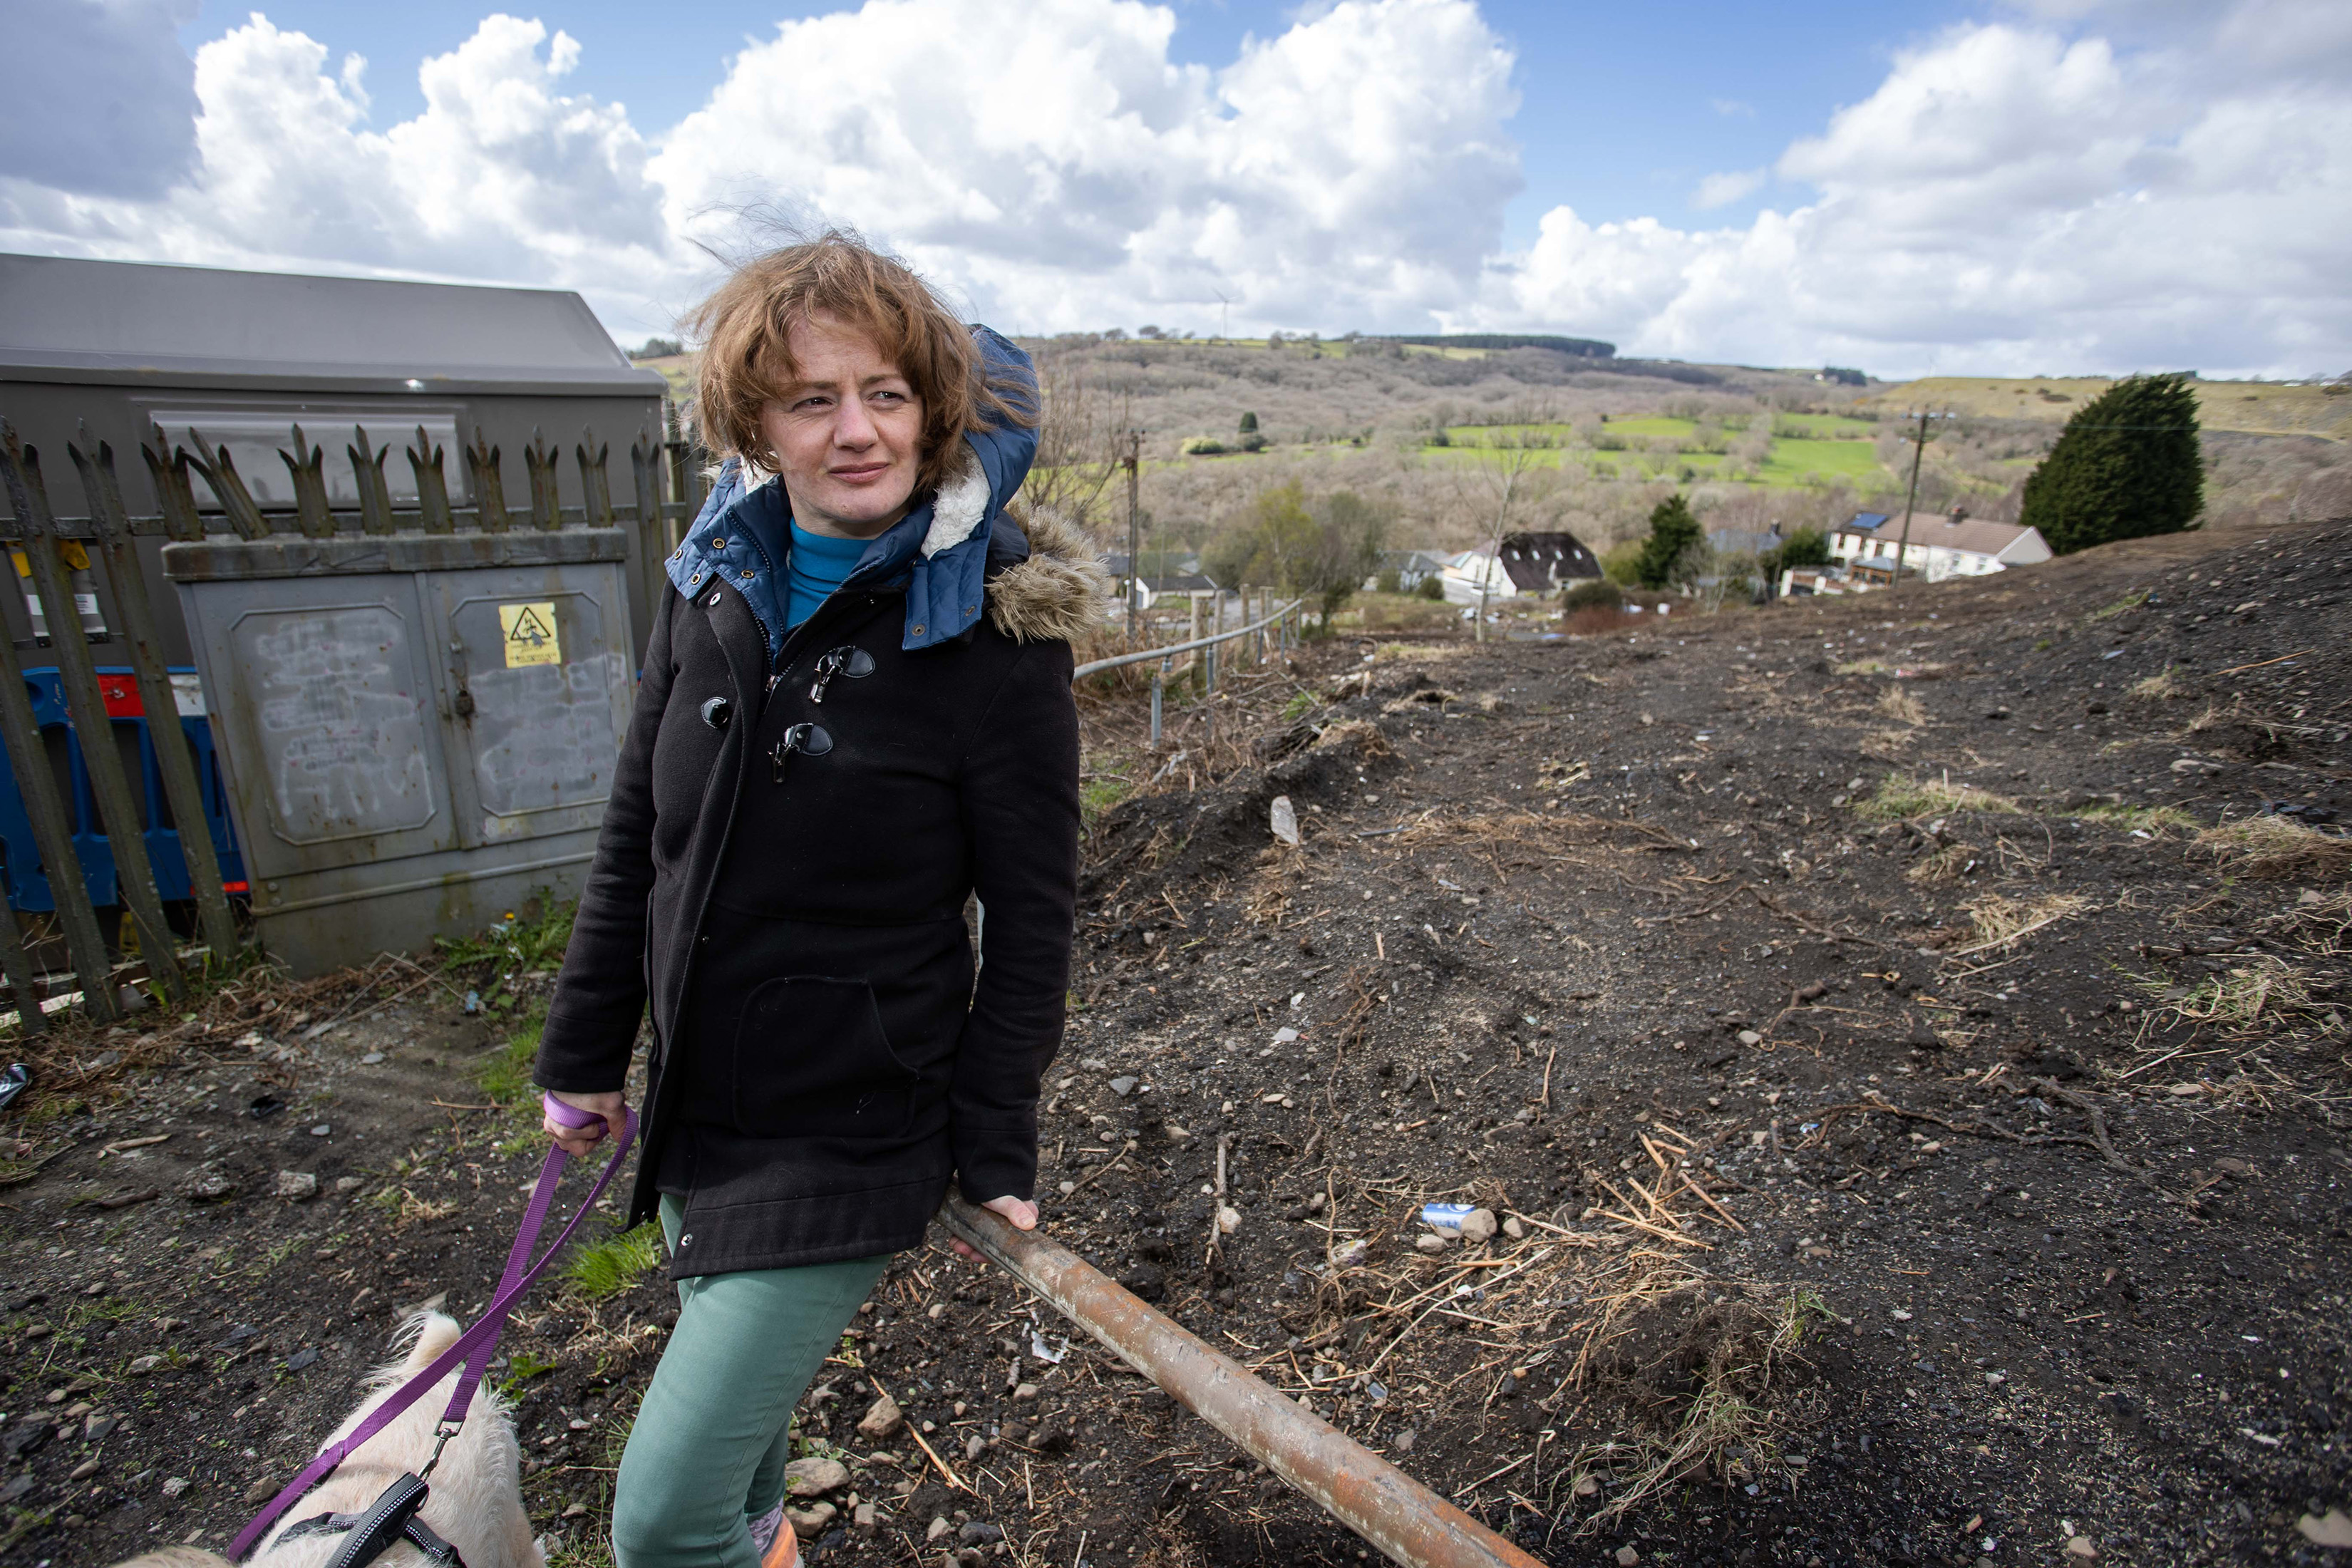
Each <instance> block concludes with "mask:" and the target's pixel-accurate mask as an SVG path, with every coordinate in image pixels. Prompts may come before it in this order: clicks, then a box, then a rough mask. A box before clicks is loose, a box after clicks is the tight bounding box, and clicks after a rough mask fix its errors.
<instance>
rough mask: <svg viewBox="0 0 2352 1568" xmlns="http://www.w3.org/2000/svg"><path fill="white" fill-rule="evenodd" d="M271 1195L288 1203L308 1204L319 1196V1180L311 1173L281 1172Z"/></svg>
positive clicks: (272, 1187)
mask: <svg viewBox="0 0 2352 1568" xmlns="http://www.w3.org/2000/svg"><path fill="white" fill-rule="evenodd" d="M270 1193H271V1195H272V1196H275V1197H280V1198H283V1199H285V1200H286V1201H287V1202H288V1203H291V1204H307V1203H309V1202H310V1200H311V1199H312V1198H315V1197H317V1196H318V1195H319V1178H318V1177H317V1176H316V1175H315V1174H313V1173H310V1172H309V1171H280V1172H278V1180H277V1182H276V1184H274V1185H272V1186H271V1188H270Z"/></svg>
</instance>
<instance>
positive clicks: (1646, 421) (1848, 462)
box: [1426, 415, 1889, 489]
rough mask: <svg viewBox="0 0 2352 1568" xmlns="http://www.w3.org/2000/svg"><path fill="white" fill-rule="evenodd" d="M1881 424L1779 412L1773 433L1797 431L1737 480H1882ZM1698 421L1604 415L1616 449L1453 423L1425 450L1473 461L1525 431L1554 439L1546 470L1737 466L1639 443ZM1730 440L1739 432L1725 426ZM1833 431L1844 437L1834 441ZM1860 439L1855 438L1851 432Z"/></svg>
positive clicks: (1689, 428) (1519, 439)
mask: <svg viewBox="0 0 2352 1568" xmlns="http://www.w3.org/2000/svg"><path fill="white" fill-rule="evenodd" d="M1880 428H1881V426H1879V425H1877V424H1876V423H1874V422H1873V421H1871V420H1867V419H1850V418H1845V417H1843V416H1823V415H1816V416H1795V417H1791V416H1781V417H1780V419H1779V421H1778V422H1777V424H1776V429H1777V430H1780V431H1797V432H1802V434H1776V435H1775V436H1774V437H1773V438H1772V446H1771V450H1770V452H1769V455H1768V456H1767V457H1766V458H1765V459H1764V462H1763V463H1762V465H1761V466H1760V467H1759V468H1757V469H1756V470H1755V472H1754V475H1753V477H1752V478H1746V479H1743V480H1742V481H1740V482H1744V483H1749V484H1755V485H1759V486H1762V487H1765V488H1767V489H1792V488H1798V487H1801V486H1805V485H1808V484H1812V483H1818V482H1820V481H1822V480H1832V481H1834V480H1841V479H1843V480H1845V481H1847V482H1849V483H1854V484H1862V483H1867V482H1870V481H1872V480H1876V479H1886V478H1888V477H1889V476H1888V475H1887V474H1886V471H1885V469H1884V468H1881V467H1880V466H1879V462H1878V458H1877V454H1876V452H1875V450H1874V447H1873V446H1872V443H1871V442H1870V441H1869V440H1868V439H1867V437H1870V436H1872V435H1874V434H1876V433H1877V432H1878V430H1879V429H1880ZM1697 429H1698V422H1697V421H1696V420H1691V419H1680V418H1675V417H1673V416H1667V415H1647V416H1637V417H1634V418H1612V419H1611V420H1610V421H1609V422H1608V425H1607V426H1606V427H1605V430H1606V437H1613V438H1615V439H1618V440H1622V441H1623V442H1625V443H1627V446H1626V447H1624V448H1622V449H1619V450H1597V451H1596V450H1594V449H1593V448H1591V447H1587V446H1585V445H1584V444H1583V440H1582V438H1581V437H1579V436H1578V435H1577V433H1576V432H1575V431H1574V430H1573V429H1572V428H1571V427H1570V426H1567V425H1564V424H1562V425H1457V426H1449V427H1448V428H1447V430H1446V432H1445V438H1446V441H1447V443H1448V445H1446V446H1445V447H1431V448H1428V450H1427V453H1426V455H1427V456H1429V457H1432V458H1450V459H1451V460H1454V461H1456V462H1475V461H1479V460H1481V458H1482V455H1483V453H1484V452H1488V451H1493V450H1496V449H1497V448H1507V447H1517V446H1518V445H1520V444H1521V443H1523V442H1526V441H1528V439H1529V438H1530V437H1535V438H1537V439H1538V440H1543V441H1551V442H1556V443H1558V445H1556V446H1552V447H1538V451H1537V454H1536V457H1537V461H1538V462H1539V463H1541V464H1542V465H1543V466H1544V467H1546V468H1559V467H1560V466H1561V465H1562V464H1564V463H1565V464H1574V465H1577V466H1579V467H1581V468H1584V469H1585V470H1586V471H1587V472H1590V473H1594V474H1596V475H1600V476H1607V475H1609V474H1612V473H1613V474H1614V476H1615V477H1616V478H1619V479H1654V478H1662V477H1663V478H1666V479H1677V478H1681V477H1682V476H1683V471H1684V470H1685V469H1688V470H1689V472H1690V478H1691V479H1716V478H1718V477H1720V476H1721V474H1722V472H1723V470H1725V469H1726V468H1738V467H1740V465H1739V464H1738V463H1737V462H1736V460H1735V459H1733V458H1729V457H1728V456H1726V455H1723V454H1717V453H1710V452H1696V451H1689V450H1685V451H1680V452H1674V453H1665V452H1653V451H1649V450H1646V448H1647V447H1649V446H1650V445H1651V444H1653V443H1654V442H1659V441H1675V442H1688V441H1690V440H1691V439H1692V438H1693V437H1694V436H1695V435H1696V432H1697ZM1727 434H1728V435H1729V437H1730V438H1731V439H1733V440H1735V441H1736V440H1737V439H1738V437H1739V435H1740V434H1741V433H1740V432H1728V433H1727ZM1841 435H1843V436H1844V437H1845V438H1844V439H1840V438H1839V437H1841ZM1856 437H1861V438H1856Z"/></svg>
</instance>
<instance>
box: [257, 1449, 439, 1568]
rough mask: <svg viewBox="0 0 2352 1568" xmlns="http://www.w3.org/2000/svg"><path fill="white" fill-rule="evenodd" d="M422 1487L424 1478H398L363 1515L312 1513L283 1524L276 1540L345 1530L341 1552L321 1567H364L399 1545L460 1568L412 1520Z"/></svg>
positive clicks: (420, 1523)
mask: <svg viewBox="0 0 2352 1568" xmlns="http://www.w3.org/2000/svg"><path fill="white" fill-rule="evenodd" d="M426 1468H431V1467H429V1466H428V1467H426ZM426 1491H427V1488H426V1487H425V1478H424V1477H422V1476H414V1475H404V1476H402V1477H401V1478H400V1479H398V1480H396V1481H394V1482H393V1483H392V1485H390V1486H388V1487H386V1488H384V1489H383V1496H382V1497H380V1498H378V1499H376V1500H375V1506H374V1507H373V1508H371V1509H369V1510H367V1511H366V1512H365V1513H321V1514H314V1515H312V1516H311V1517H310V1518H309V1519H305V1520H298V1521H296V1522H294V1523H292V1524H289V1525H288V1526H287V1527H286V1529H285V1531H284V1532H283V1533H281V1534H280V1535H279V1536H278V1540H280V1541H292V1540H295V1539H297V1538H298V1537H300V1536H305V1535H341V1534H343V1533H344V1532H346V1531H348V1532H349V1533H350V1537H351V1538H350V1539H349V1540H347V1541H345V1542H343V1549H342V1550H341V1552H336V1553H335V1554H334V1556H332V1557H331V1558H330V1559H328V1561H327V1568H366V1564H368V1563H373V1562H374V1561H375V1560H376V1559H377V1558H379V1557H381V1556H383V1554H384V1553H385V1552H389V1551H391V1550H392V1549H393V1548H394V1546H396V1545H398V1544H399V1543H400V1542H404V1541H405V1542H408V1543H409V1544H410V1545H411V1546H414V1547H415V1548H416V1550H417V1551H419V1552H423V1553H425V1560H426V1561H427V1562H430V1563H439V1564H440V1565H441V1568H466V1559H465V1558H464V1556H462V1555H461V1554H460V1553H459V1552H458V1551H457V1548H456V1547H454V1546H452V1545H450V1544H449V1543H448V1542H446V1541H444V1540H442V1539H441V1538H440V1537H439V1536H437V1535H436V1534H434V1533H433V1527H432V1526H431V1525H429V1524H427V1523H425V1521H423V1520H421V1519H419V1518H417V1517H416V1510H418V1509H420V1508H422V1507H424V1506H425V1493H426Z"/></svg>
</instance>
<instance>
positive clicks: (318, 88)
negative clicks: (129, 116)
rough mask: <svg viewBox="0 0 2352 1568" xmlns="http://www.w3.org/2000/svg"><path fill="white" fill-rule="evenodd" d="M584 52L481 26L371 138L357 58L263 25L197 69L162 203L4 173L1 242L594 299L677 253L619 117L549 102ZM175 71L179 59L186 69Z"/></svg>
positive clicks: (637, 149)
mask: <svg viewBox="0 0 2352 1568" xmlns="http://www.w3.org/2000/svg"><path fill="white" fill-rule="evenodd" d="M578 51H579V46H578V45H577V44H575V43H574V42H573V41H572V39H571V38H570V37H566V36H565V35H563V34H562V33H557V34H555V35H554V37H552V38H550V37H549V36H548V34H547V31H546V29H545V28H544V27H543V26H541V25H540V24H539V23H537V22H525V21H519V20H517V19H516V18H514V17H511V16H491V17H489V18H488V19H487V20H485V21H484V22H483V23H482V24H481V26H479V27H478V29H477V30H476V32H475V34H474V36H473V37H470V38H468V39H467V41H466V42H465V43H464V44H463V45H461V46H460V47H457V49H455V50H452V51H451V52H450V53H448V54H446V55H436V56H434V57H432V58H428V59H426V60H425V63H424V65H423V67H422V68H421V70H420V72H419V78H420V82H421V85H422V86H423V88H424V91H425V109H424V110H423V111H422V112H421V113H419V114H418V115H417V116H416V117H415V118H414V119H412V120H408V121H404V122H402V123H400V124H398V125H395V126H394V127H393V128H391V129H390V130H389V131H387V132H374V131H371V130H369V129H367V127H366V114H367V97H366V93H365V89H364V86H363V72H364V70H365V62H364V61H362V60H360V59H358V58H356V57H349V58H345V59H344V60H343V61H342V62H341V67H340V68H339V69H338V70H337V71H336V72H335V74H330V68H329V58H328V50H327V47H326V46H324V45H323V44H320V43H319V42H317V41H316V40H314V39H312V38H310V37H306V36H304V35H303V34H300V33H296V32H288V31H283V30H281V29H279V28H278V27H276V26H272V25H271V24H270V23H269V22H268V19H267V18H265V17H263V16H260V15H259V14H258V13H257V14H255V15H254V16H252V17H251V19H250V20H248V21H247V23H246V25H244V26H240V27H237V28H235V29H233V30H232V31H230V32H229V33H228V34H226V36H225V37H221V38H218V39H216V40H215V41H214V42H212V43H209V44H206V45H205V46H204V47H202V48H200V49H198V50H197V51H196V55H195V59H194V101H196V102H197V103H198V104H199V105H200V110H199V112H198V114H197V115H196V118H195V121H194V151H195V154H196V156H195V161H194V168H193V170H192V171H191V172H190V174H188V176H187V177H186V178H185V179H184V180H182V181H181V182H180V183H178V184H174V185H173V186H172V188H171V189H169V190H168V191H166V192H165V193H163V195H162V196H161V197H160V198H159V199H156V200H150V201H141V200H134V199H124V198H121V197H119V196H117V195H114V194H113V193H111V192H109V191H106V190H104V189H102V188H101V189H97V190H93V189H91V188H89V186H87V185H83V184H78V183H73V182H69V181H66V180H62V179H58V178H57V177H55V176H47V177H44V176H43V174H42V173H41V172H40V171H37V170H27V169H25V168H23V167H21V166H19V165H17V164H15V163H11V164H9V165H8V166H7V167H6V172H5V174H0V246H5V247H8V248H11V249H30V250H50V251H66V252H78V253H81V254H87V255H94V256H110V257H125V258H142V259H153V260H171V261H197V262H207V263H219V264H227V265H236V266H259V267H284V268H295V269H312V270H316V269H320V268H325V269H328V270H333V271H358V272H387V273H399V274H403V275H409V276H425V277H436V278H468V279H511V280H515V281H524V282H533V283H543V284H553V285H557V286H562V287H572V288H583V289H591V290H593V291H595V292H596V293H597V294H599V295H600V296H601V298H603V299H604V300H606V301H612V300H615V299H623V300H625V299H627V298H628V297H629V293H630V291H631V286H632V284H644V283H647V282H651V281H653V280H657V279H663V278H666V277H667V276H669V275H671V274H672V273H674V272H675V271H676V269H677V267H678V266H679V265H680V261H679V259H678V258H679V257H680V256H681V255H682V254H683V252H682V250H681V247H679V246H678V244H677V240H676V239H675V237H673V236H671V235H670V234H669V232H668V231H667V227H666V226H665V224H664V221H663V217H662V212H661V205H660V200H659V193H658V192H657V191H656V190H655V189H654V188H653V187H652V186H651V185H649V184H647V183H646V178H645V174H644V164H645V160H646V149H645V146H644V143H643V142H642V141H641V140H640V139H639V138H638V136H637V133H636V132H635V130H633V129H632V128H631V127H630V125H629V123H628V121H627V120H626V119H625V117H624V116H623V115H622V113H621V111H620V110H618V109H616V108H613V107H610V106H604V105H599V104H596V103H594V102H593V101H591V100H586V99H578V98H567V97H565V96H563V95H562V92H561V91H560V90H559V83H560V80H561V79H562V76H563V75H564V74H565V73H566V72H567V71H569V70H570V69H571V68H572V65H573V64H574V62H575V61H576V60H577V58H578ZM183 58H184V57H183Z"/></svg>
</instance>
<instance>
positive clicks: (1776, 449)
mask: <svg viewBox="0 0 2352 1568" xmlns="http://www.w3.org/2000/svg"><path fill="white" fill-rule="evenodd" d="M1885 473H1886V470H1885V468H1881V467H1879V463H1878V454H1877V453H1876V452H1875V451H1874V450H1873V449H1872V447H1871V444H1870V443H1869V442H1867V441H1804V440H1790V439H1787V438H1786V437H1775V438H1774V440H1773V442H1772V450H1771V451H1770V452H1769V454H1767V456H1766V457H1765V458H1764V463H1763V466H1762V467H1761V468H1759V469H1758V470H1757V477H1758V478H1759V479H1761V480H1762V481H1763V482H1764V483H1766V484H1768V485H1801V484H1803V483H1804V482H1805V481H1806V479H1807V478H1808V477H1809V476H1811V475H1815V474H1818V475H1820V476H1821V477H1822V478H1823V479H1877V478H1881V477H1883V476H1885Z"/></svg>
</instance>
